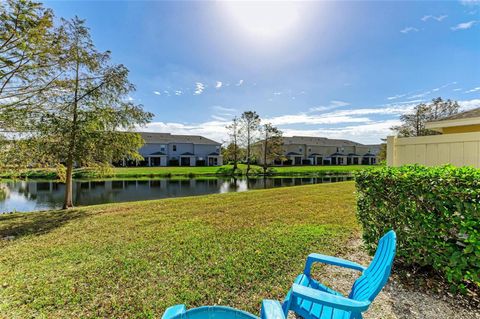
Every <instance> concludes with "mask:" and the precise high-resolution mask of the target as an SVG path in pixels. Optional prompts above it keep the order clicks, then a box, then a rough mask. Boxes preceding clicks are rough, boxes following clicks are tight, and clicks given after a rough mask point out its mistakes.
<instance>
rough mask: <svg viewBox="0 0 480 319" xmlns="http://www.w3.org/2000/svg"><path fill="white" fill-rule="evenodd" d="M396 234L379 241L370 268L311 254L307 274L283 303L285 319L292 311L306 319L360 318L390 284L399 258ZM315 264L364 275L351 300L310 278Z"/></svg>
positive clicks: (352, 293)
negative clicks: (396, 258) (397, 255)
mask: <svg viewBox="0 0 480 319" xmlns="http://www.w3.org/2000/svg"><path fill="white" fill-rule="evenodd" d="M396 241H397V238H396V234H395V232H394V231H393V230H391V231H389V232H388V233H386V234H385V235H384V236H383V237H382V238H381V239H380V241H379V243H378V247H377V251H376V252H375V256H374V257H373V260H372V262H371V263H370V265H369V266H368V268H366V267H364V266H362V265H360V264H357V263H355V262H352V261H348V260H344V259H341V258H337V257H331V256H325V255H320V254H310V255H309V256H308V258H307V262H306V264H305V269H304V271H303V274H301V275H299V276H298V277H297V278H296V279H295V282H294V284H293V286H292V288H291V289H290V291H289V292H288V294H287V297H286V298H285V300H284V302H283V305H282V307H283V311H284V315H285V317H286V316H287V314H288V311H289V310H291V311H293V312H295V313H296V314H298V315H300V316H301V317H303V318H304V319H324V318H325V319H326V318H328V319H358V318H362V312H364V311H366V310H367V309H368V307H369V306H370V304H371V302H372V301H373V299H375V297H376V296H377V295H378V293H379V292H380V290H382V288H383V287H384V286H385V284H386V283H387V280H388V277H389V276H390V270H391V268H392V264H393V258H394V257H395V248H396ZM315 262H321V263H324V264H329V265H335V266H340V267H344V268H350V269H354V270H358V271H360V272H361V273H362V275H361V276H360V277H359V278H358V279H357V280H356V281H355V283H354V284H353V286H352V290H351V292H350V294H349V295H348V297H344V296H343V295H342V294H341V293H339V292H337V291H335V290H333V289H331V288H329V287H327V286H325V285H322V284H321V283H319V282H318V281H316V280H314V279H312V278H311V276H310V269H311V267H312V264H313V263H315Z"/></svg>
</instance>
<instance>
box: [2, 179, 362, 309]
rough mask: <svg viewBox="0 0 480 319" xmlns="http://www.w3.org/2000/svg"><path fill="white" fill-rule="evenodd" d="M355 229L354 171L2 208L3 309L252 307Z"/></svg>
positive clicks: (336, 251)
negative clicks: (321, 178) (77, 204)
mask: <svg viewBox="0 0 480 319" xmlns="http://www.w3.org/2000/svg"><path fill="white" fill-rule="evenodd" d="M358 232H359V227H358V224H357V222H356V219H355V196H354V184H353V182H340V183H335V184H328V185H326V184H323V185H322V184H318V185H308V186H298V187H287V188H278V189H267V190H255V191H251V192H246V193H227V194H215V195H206V196H196V197H182V198H172V199H163V200H153V201H145V202H132V203H121V204H103V205H96V206H85V207H81V208H78V209H74V210H71V211H49V212H40V213H26V214H25V213H15V214H8V215H5V216H1V215H0V237H2V238H5V237H7V236H10V238H11V239H10V240H0V278H2V286H0V300H1V301H0V313H2V315H5V316H6V317H10V318H14V317H20V318H23V317H32V316H33V317H35V316H36V317H47V318H57V317H58V318H65V317H68V318H80V317H118V318H127V317H128V318H132V317H135V318H153V317H155V318H158V317H159V316H160V315H161V313H162V312H163V311H164V309H165V308H166V307H167V306H170V305H173V304H176V303H185V304H187V306H189V307H193V306H199V305H208V304H221V305H229V306H233V307H238V308H240V309H244V310H247V311H250V312H252V313H258V312H259V307H260V301H261V300H262V299H264V298H273V299H277V300H278V299H281V298H283V297H284V296H285V293H286V292H287V290H288V287H289V286H290V285H291V283H292V282H293V280H294V278H295V276H296V275H297V274H298V273H300V272H301V271H302V268H303V264H304V260H305V257H306V256H307V254H308V253H310V252H313V251H315V252H319V253H325V254H333V255H341V254H342V251H344V248H345V245H346V243H347V242H348V240H349V239H350V238H351V237H352V236H358ZM316 271H318V268H317V269H316ZM0 317H1V316H0Z"/></svg>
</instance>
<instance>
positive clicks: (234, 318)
mask: <svg viewBox="0 0 480 319" xmlns="http://www.w3.org/2000/svg"><path fill="white" fill-rule="evenodd" d="M260 316H261V317H260V318H259V317H257V316H255V315H252V314H251V313H248V312H246V311H242V310H239V309H235V308H231V307H224V306H204V307H198V308H192V309H188V310H187V308H186V307H185V305H175V306H172V307H169V308H167V310H165V312H164V313H163V316H162V319H286V318H285V315H284V313H283V309H282V305H281V304H280V303H279V302H278V301H275V300H263V301H262V310H261V314H260Z"/></svg>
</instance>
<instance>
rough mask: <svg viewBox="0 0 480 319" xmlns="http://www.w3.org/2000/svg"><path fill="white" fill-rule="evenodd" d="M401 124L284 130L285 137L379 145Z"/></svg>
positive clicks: (375, 122) (390, 122) (371, 123)
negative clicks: (392, 129) (343, 140)
mask: <svg viewBox="0 0 480 319" xmlns="http://www.w3.org/2000/svg"><path fill="white" fill-rule="evenodd" d="M399 124H401V123H400V121H399V120H385V121H372V122H370V123H367V124H359V125H349V126H346V127H340V128H326V129H323V128H322V129H314V130H302V129H284V130H283V132H284V134H283V135H285V136H293V135H300V136H322V137H328V138H335V139H348V140H352V141H355V142H359V143H364V144H378V143H380V142H381V139H382V138H385V137H386V136H388V135H392V131H391V130H390V128H391V127H392V126H396V125H399Z"/></svg>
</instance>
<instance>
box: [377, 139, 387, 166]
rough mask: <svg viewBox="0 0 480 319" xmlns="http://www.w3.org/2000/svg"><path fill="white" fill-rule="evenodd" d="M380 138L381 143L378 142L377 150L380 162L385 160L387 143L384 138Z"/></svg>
mask: <svg viewBox="0 0 480 319" xmlns="http://www.w3.org/2000/svg"><path fill="white" fill-rule="evenodd" d="M381 140H382V143H380V149H379V150H378V154H377V157H378V160H379V161H380V162H384V161H386V160H387V143H386V139H384V138H382V139H381Z"/></svg>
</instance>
